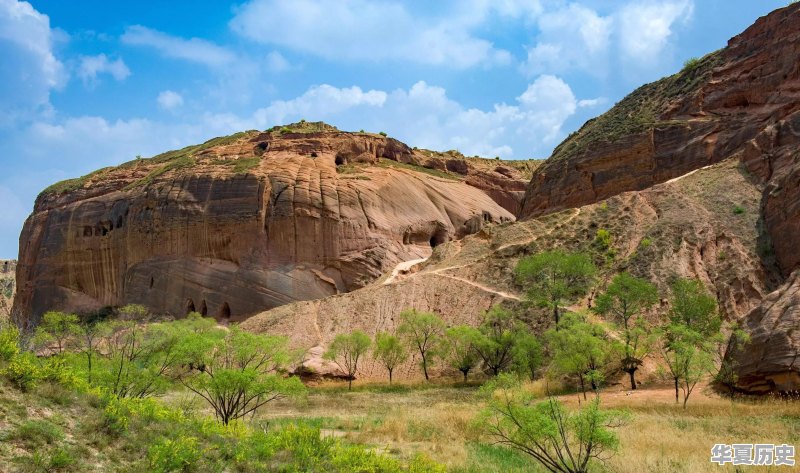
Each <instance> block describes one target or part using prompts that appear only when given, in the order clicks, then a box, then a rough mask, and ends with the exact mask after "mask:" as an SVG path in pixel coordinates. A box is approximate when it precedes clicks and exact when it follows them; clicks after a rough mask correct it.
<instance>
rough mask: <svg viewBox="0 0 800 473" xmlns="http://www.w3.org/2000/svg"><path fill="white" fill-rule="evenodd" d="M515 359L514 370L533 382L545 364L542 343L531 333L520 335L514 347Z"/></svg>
mask: <svg viewBox="0 0 800 473" xmlns="http://www.w3.org/2000/svg"><path fill="white" fill-rule="evenodd" d="M513 358H514V362H513V364H514V369H515V370H516V371H517V372H518V373H520V374H525V375H526V376H529V377H530V380H531V381H533V380H534V379H536V370H538V369H539V368H540V367H541V366H542V363H543V362H544V348H543V347H542V343H541V342H540V341H539V340H538V339H537V338H536V337H535V336H533V334H531V333H528V332H522V333H520V334H519V336H518V338H517V341H516V344H515V345H514V353H513Z"/></svg>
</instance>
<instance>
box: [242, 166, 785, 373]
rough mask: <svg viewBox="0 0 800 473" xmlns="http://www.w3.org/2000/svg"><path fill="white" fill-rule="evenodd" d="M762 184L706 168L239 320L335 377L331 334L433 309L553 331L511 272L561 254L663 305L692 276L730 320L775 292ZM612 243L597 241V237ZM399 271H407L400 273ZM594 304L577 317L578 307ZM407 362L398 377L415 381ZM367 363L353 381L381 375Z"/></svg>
mask: <svg viewBox="0 0 800 473" xmlns="http://www.w3.org/2000/svg"><path fill="white" fill-rule="evenodd" d="M761 192H762V188H761V186H760V185H759V184H758V183H757V182H756V181H755V180H754V179H752V178H751V177H750V176H749V175H748V174H747V173H746V171H744V170H743V169H742V168H741V167H740V166H739V164H738V162H737V161H735V160H728V161H724V162H722V163H719V164H717V165H714V166H711V167H709V168H706V169H702V170H700V171H698V172H696V173H692V174H690V175H687V176H685V177H682V178H680V179H677V180H675V181H673V182H668V183H664V184H660V185H656V186H654V187H652V188H651V189H647V190H644V191H638V192H628V193H624V194H621V195H619V196H616V197H613V198H610V199H608V200H606V201H603V202H599V203H596V204H591V205H587V206H583V207H579V208H576V209H571V210H566V211H563V212H558V213H554V214H550V215H547V216H542V217H537V218H535V219H529V220H525V221H521V222H516V223H509V224H501V225H493V226H489V227H487V228H485V229H483V230H482V231H481V232H479V233H477V234H475V235H470V236H467V237H466V238H464V239H462V240H459V241H452V242H448V243H446V244H443V245H440V246H438V247H437V248H436V249H435V250H434V252H433V256H432V257H431V258H430V259H428V260H427V261H424V262H422V263H419V264H416V265H414V266H412V267H411V268H410V269H409V270H408V271H405V272H404V271H399V272H397V273H398V274H395V275H394V276H393V275H392V272H387V274H385V275H384V276H383V277H382V278H380V279H378V280H377V281H375V282H374V283H372V284H370V285H369V286H367V287H365V288H363V289H359V290H356V291H353V292H350V293H348V294H341V295H337V296H333V297H328V298H325V299H321V300H314V301H306V302H298V303H294V304H289V305H285V306H282V307H278V308H275V309H272V310H270V311H267V312H264V313H262V314H259V315H257V316H254V317H251V318H250V319H248V320H246V321H245V322H243V327H244V328H246V329H249V330H253V331H256V332H268V333H281V334H285V335H288V336H289V337H290V338H291V339H292V341H293V343H294V345H295V346H296V347H299V348H303V349H306V350H307V356H306V366H307V368H308V370H312V371H316V372H317V373H318V374H324V373H326V372H329V371H335V368H334V367H333V366H331V365H329V364H326V362H324V361H323V360H321V359H320V355H321V354H322V352H323V351H324V349H325V347H327V345H328V344H329V343H330V342H331V340H332V339H333V337H334V336H335V335H336V334H338V333H345V332H348V331H351V330H355V329H359V330H363V331H365V332H367V333H368V334H374V333H376V332H378V331H393V330H394V329H395V328H396V327H397V325H398V323H399V317H398V316H399V313H400V312H401V311H403V310H405V309H410V308H416V309H418V310H432V311H435V312H436V313H438V314H440V315H441V316H442V318H443V319H444V320H445V321H446V322H447V323H448V324H459V323H468V324H472V325H477V324H478V323H479V321H480V318H481V316H482V313H483V311H485V310H486V309H488V308H489V307H491V306H492V305H494V304H504V305H507V306H509V307H513V308H515V309H516V310H518V311H519V312H520V313H521V314H523V317H524V318H525V319H526V320H527V322H528V324H529V325H530V326H531V328H532V329H534V330H535V331H541V330H543V329H545V328H547V327H548V326H549V324H550V320H551V316H550V315H549V313H547V312H546V311H542V310H540V309H538V308H535V307H530V306H528V305H526V304H524V302H523V301H524V297H525V294H524V287H522V286H520V285H518V284H517V283H516V282H515V280H514V277H513V270H514V267H515V265H516V263H517V262H518V261H519V260H520V258H522V257H524V256H526V255H530V254H533V253H536V252H538V251H543V250H548V249H555V248H564V249H567V250H570V251H587V252H589V253H590V254H592V255H593V256H594V258H595V261H596V263H597V264H598V265H599V266H600V267H601V268H602V272H601V278H600V282H599V287H598V288H597V289H596V290H599V289H600V288H602V287H604V285H605V284H607V283H608V281H609V280H610V278H611V277H613V275H614V274H616V273H617V272H620V271H630V272H631V273H633V274H634V275H636V276H640V277H644V278H647V279H649V280H651V281H653V282H654V283H655V284H657V285H658V287H659V289H660V292H661V294H662V299H666V298H667V286H668V284H669V282H670V281H671V280H672V278H674V277H691V278H699V279H700V280H702V281H703V282H704V283H705V284H706V285H707V286H708V287H709V288H711V289H712V290H713V291H714V292H716V294H717V297H718V299H719V300H720V301H721V304H722V310H723V313H724V315H725V317H726V318H728V319H730V320H736V319H739V318H740V317H742V316H744V315H746V314H747V313H749V312H750V311H751V310H752V309H754V308H755V307H757V306H758V305H759V304H760V303H761V300H762V298H763V297H764V296H765V295H766V294H767V293H769V292H770V291H771V290H772V289H773V288H774V286H775V284H776V283H777V279H778V277H777V275H776V274H773V273H771V272H770V271H769V270H768V269H765V267H764V265H763V264H762V256H761V254H760V252H761V251H763V249H762V248H761V246H760V239H761V237H762V236H761V235H760V234H759V232H758V230H757V227H758V219H759V214H758V205H759V199H760V196H761ZM600 229H603V230H606V231H608V232H609V233H610V235H611V246H610V247H608V248H606V247H604V246H603V245H601V244H600V243H598V241H597V238H596V236H597V232H598V230H600ZM404 273H405V274H404ZM592 296H593V295H590V296H589V297H588V298H586V299H585V300H583V301H581V303H580V304H578V305H577V306H575V307H572V309H574V310H580V309H586V308H588V307H589V306H590V304H591V303H592V300H591V299H592ZM416 362H417V360H415V359H411V360H410V361H409V362H408V363H407V364H406V365H405V366H404V368H403V369H402V370H398V371H402V372H401V373H400V375H401V376H408V377H418V376H421V375H420V374H419V371H418V369H417V363H416ZM383 374H384V373H383V371H382V370H381V369H380V367H378V366H375V365H370V364H369V362H366V364H365V365H364V368H363V370H361V376H363V377H367V378H371V377H382V376H383Z"/></svg>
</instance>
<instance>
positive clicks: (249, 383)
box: [180, 327, 305, 425]
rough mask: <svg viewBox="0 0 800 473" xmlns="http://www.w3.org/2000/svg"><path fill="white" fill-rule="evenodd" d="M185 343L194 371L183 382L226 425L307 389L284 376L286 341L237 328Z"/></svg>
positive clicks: (186, 358) (183, 350) (185, 356)
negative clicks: (282, 372)
mask: <svg viewBox="0 0 800 473" xmlns="http://www.w3.org/2000/svg"><path fill="white" fill-rule="evenodd" d="M183 342H184V343H183V344H182V346H181V349H180V352H181V354H182V359H183V360H184V361H185V362H188V363H187V366H192V367H193V368H191V369H188V370H187V371H186V372H185V373H184V374H183V375H182V376H181V377H180V381H181V383H182V384H183V385H184V386H186V387H187V388H188V389H189V390H190V391H192V392H194V393H195V394H197V395H198V396H200V397H201V398H202V399H204V400H205V401H206V402H207V403H208V404H209V405H210V406H211V408H212V409H213V410H214V415H215V416H216V418H217V419H218V420H220V421H221V422H222V423H223V424H224V425H228V424H229V423H230V422H231V421H234V420H236V419H240V418H242V417H244V416H246V415H247V414H250V413H252V412H255V410H256V409H258V408H260V407H262V406H264V405H265V404H267V403H269V402H271V401H274V400H276V399H280V398H283V397H285V396H289V395H294V394H299V393H301V392H303V391H304V389H305V388H304V387H303V384H302V383H301V382H300V380H299V379H297V378H295V377H289V378H284V377H283V376H282V375H281V371H282V370H283V369H284V367H285V365H286V364H287V363H288V361H289V359H290V353H289V350H288V348H287V345H288V339H287V338H286V337H278V336H271V335H257V334H254V333H249V332H245V331H243V330H241V329H240V328H238V327H232V328H231V329H230V330H229V331H225V330H222V329H218V328H217V329H211V330H209V331H208V332H207V333H205V334H202V335H201V336H194V337H187V338H185V339H184V340H183Z"/></svg>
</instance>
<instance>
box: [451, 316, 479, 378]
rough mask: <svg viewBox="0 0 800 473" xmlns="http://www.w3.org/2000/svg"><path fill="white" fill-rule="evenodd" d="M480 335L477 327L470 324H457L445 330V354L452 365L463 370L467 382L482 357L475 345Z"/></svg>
mask: <svg viewBox="0 0 800 473" xmlns="http://www.w3.org/2000/svg"><path fill="white" fill-rule="evenodd" d="M480 336H481V333H480V332H479V331H478V330H477V329H475V328H474V327H470V326H468V325H456V326H455V327H450V328H449V329H447V331H445V337H444V343H443V345H444V350H443V351H444V356H445V358H446V359H447V361H448V363H449V364H450V366H452V367H453V368H455V369H457V370H458V371H460V372H461V374H462V375H463V376H464V382H465V383H466V382H467V376H469V372H470V371H472V369H473V368H475V365H476V364H478V361H479V359H480V358H479V356H478V353H477V351H475V346H474V345H475V341H476V340H477V339H478V338H479V337H480Z"/></svg>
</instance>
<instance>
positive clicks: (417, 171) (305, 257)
mask: <svg viewBox="0 0 800 473" xmlns="http://www.w3.org/2000/svg"><path fill="white" fill-rule="evenodd" d="M311 125H318V126H319V127H318V128H310V129H309V127H310V126H311ZM434 159H439V158H436V157H434V156H430V155H428V156H426V155H425V153H423V152H421V151H418V150H412V149H410V148H409V147H408V146H406V145H404V144H403V143H400V142H399V141H396V140H393V139H390V138H386V137H384V136H380V135H374V134H367V133H357V134H350V133H343V132H339V131H338V130H335V129H332V128H331V127H323V126H322V125H319V124H298V125H297V126H295V127H290V128H280V129H278V128H276V129H273V130H270V131H268V132H263V133H262V132H255V131H253V132H245V133H239V134H236V135H233V136H231V137H225V138H218V139H215V140H211V141H209V142H207V143H205V144H203V145H198V146H192V147H189V148H185V149H183V150H178V151H174V152H170V153H165V154H163V155H160V156H156V157H154V158H151V159H142V160H136V161H132V162H130V163H126V164H124V165H122V166H119V167H117V168H110V169H104V170H100V171H98V172H96V173H93V174H91V175H89V176H85V177H83V178H80V179H77V180H73V181H68V182H65V183H59V184H57V185H55V186H53V187H52V188H50V189H48V190H46V191H45V192H43V193H42V194H41V195H40V196H39V198H38V199H37V202H36V206H35V209H34V212H33V214H32V215H31V216H30V217H29V218H28V220H27V222H26V224H25V227H24V229H23V232H22V236H21V237H20V260H19V268H18V282H19V288H18V295H17V298H16V300H15V305H14V312H15V315H16V317H17V318H18V320H20V321H21V322H22V323H23V324H30V323H35V322H36V320H37V317H38V316H39V315H40V314H41V313H42V312H43V311H46V310H49V309H51V308H58V309H63V310H75V311H92V310H96V309H99V308H101V307H104V306H119V305H123V304H128V303H138V304H144V305H146V306H147V307H149V308H150V309H151V310H153V311H155V312H158V313H167V314H173V315H183V314H185V313H186V312H188V311H197V312H201V313H203V314H207V315H209V316H215V317H218V318H221V319H230V320H238V319H242V318H244V317H247V316H248V315H251V314H254V313H257V312H260V311H263V310H266V309H269V308H272V307H277V306H280V305H282V304H286V303H289V302H293V301H300V300H308V299H317V298H321V297H325V296H329V295H332V294H338V293H343V292H347V291H350V290H353V289H354V288H358V287H361V286H363V285H364V284H365V283H367V282H368V281H370V280H372V279H374V278H376V277H378V276H379V275H380V274H382V273H384V272H385V271H387V270H389V269H391V268H392V267H394V266H395V265H396V264H398V263H399V262H401V261H405V260H410V259H416V258H421V257H426V256H428V255H430V254H431V251H432V249H433V248H434V247H436V246H437V245H440V244H442V243H444V242H447V241H449V240H453V239H457V238H461V237H463V236H465V235H468V234H471V233H475V232H478V231H480V230H481V229H482V228H483V227H484V225H485V224H487V223H500V222H508V221H511V220H513V219H514V216H513V215H512V214H511V213H510V212H509V211H508V210H506V209H504V208H503V206H502V205H501V204H499V203H498V202H495V201H494V200H492V198H490V197H489V196H488V195H487V193H485V192H484V191H483V190H481V189H482V188H481V187H480V186H476V185H471V184H470V182H467V181H468V180H469V179H470V178H472V177H474V176H484V175H486V174H487V173H489V174H491V175H492V176H493V179H494V180H493V181H492V183H493V184H492V185H493V186H497V187H500V185H501V183H502V182H503V181H502V180H503V179H505V180H506V181H507V182H509V183H511V185H510V188H511V189H513V188H514V186H519V184H520V183H522V182H523V179H522V177H521V176H520V174H519V171H515V170H513V169H512V171H511V174H510V176H506V175H505V174H502V173H499V172H498V173H494V171H487V168H488V167H489V166H493V167H496V166H497V164H496V163H494V162H492V163H488V160H484V161H487V163H486V164H484V165H481V164H480V163H479V164H474V163H472V160H469V162H468V161H466V160H465V161H464V162H465V163H466V166H465V167H461V168H459V169H458V172H450V171H438V170H436V169H435V162H434V161H433V160H434ZM492 173H493V174H492ZM494 174H497V176H499V177H496V176H494ZM489 187H490V186H489V185H487V186H486V188H487V189H488V188H489ZM492 189H494V187H492ZM511 192H513V191H511ZM509 195H513V194H509ZM519 197H520V198H521V196H519ZM498 200H501V201H502V203H503V204H506V205H508V204H509V201H508V200H507V199H506V200H504V199H498ZM517 202H519V200H517Z"/></svg>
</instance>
